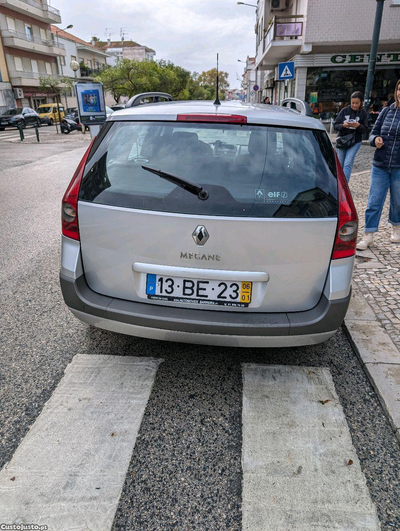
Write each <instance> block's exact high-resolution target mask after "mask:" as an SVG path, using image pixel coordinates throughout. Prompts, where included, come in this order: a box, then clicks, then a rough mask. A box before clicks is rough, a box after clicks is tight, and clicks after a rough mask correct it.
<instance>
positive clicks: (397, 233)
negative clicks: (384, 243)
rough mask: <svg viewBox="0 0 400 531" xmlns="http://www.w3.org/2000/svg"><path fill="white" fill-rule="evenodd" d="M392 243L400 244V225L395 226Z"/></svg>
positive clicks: (391, 237) (391, 238)
mask: <svg viewBox="0 0 400 531" xmlns="http://www.w3.org/2000/svg"><path fill="white" fill-rule="evenodd" d="M390 241H391V242H392V243H400V225H397V226H396V227H395V226H394V225H393V228H392V235H391V236H390Z"/></svg>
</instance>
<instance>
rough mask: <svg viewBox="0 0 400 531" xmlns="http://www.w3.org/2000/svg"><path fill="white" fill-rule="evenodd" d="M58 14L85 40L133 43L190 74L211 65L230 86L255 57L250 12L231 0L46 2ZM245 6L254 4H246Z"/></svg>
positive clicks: (253, 21) (236, 84)
mask: <svg viewBox="0 0 400 531" xmlns="http://www.w3.org/2000/svg"><path fill="white" fill-rule="evenodd" d="M49 3H50V5H52V6H53V7H56V8H57V9H59V10H60V11H61V17H62V24H60V25H59V26H60V27H61V28H65V27H66V26H67V25H69V24H73V25H74V27H73V29H71V30H69V31H70V32H71V33H73V34H74V35H76V36H77V37H80V38H82V39H84V40H87V41H89V40H90V37H91V36H92V35H97V36H98V37H99V39H101V40H105V39H106V38H105V33H106V28H107V29H108V32H109V33H111V40H120V30H121V28H123V31H124V32H125V33H126V35H125V39H126V40H128V39H132V40H134V41H136V42H138V43H140V44H143V45H145V46H148V47H149V48H152V49H153V50H155V51H156V59H167V60H169V61H172V62H173V63H175V64H176V65H179V66H182V67H183V68H186V69H188V70H190V71H191V72H193V71H196V72H200V73H201V72H203V71H205V70H210V69H211V68H214V67H215V66H216V54H217V52H218V53H219V64H220V70H224V71H226V72H228V73H229V82H230V86H231V88H239V86H240V81H238V80H237V74H238V75H239V76H240V77H241V75H242V74H243V67H244V64H243V63H239V62H238V59H241V60H243V61H244V60H246V57H247V56H248V55H249V56H250V57H252V56H253V57H254V52H255V45H256V36H255V33H254V24H255V9H253V8H252V7H248V6H239V5H237V3H236V0H169V1H168V0H151V1H150V0H50V1H49ZM248 3H249V4H252V3H254V4H256V3H257V2H252V1H250V0H248Z"/></svg>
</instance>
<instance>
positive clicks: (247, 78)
mask: <svg viewBox="0 0 400 531" xmlns="http://www.w3.org/2000/svg"><path fill="white" fill-rule="evenodd" d="M255 61H256V59H255V57H249V56H247V59H246V66H245V68H244V73H243V81H242V88H243V91H244V94H243V100H244V101H247V102H250V103H255V102H257V101H258V99H257V97H258V95H257V91H255V90H254V87H255V86H256V66H255Z"/></svg>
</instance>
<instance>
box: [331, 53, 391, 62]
mask: <svg viewBox="0 0 400 531" xmlns="http://www.w3.org/2000/svg"><path fill="white" fill-rule="evenodd" d="M368 62H369V53H365V54H364V53H351V54H338V55H332V57H331V63H333V64H334V65H352V64H365V65H367V64H368ZM376 62H377V63H386V64H391V63H400V52H393V53H378V54H377V56H376Z"/></svg>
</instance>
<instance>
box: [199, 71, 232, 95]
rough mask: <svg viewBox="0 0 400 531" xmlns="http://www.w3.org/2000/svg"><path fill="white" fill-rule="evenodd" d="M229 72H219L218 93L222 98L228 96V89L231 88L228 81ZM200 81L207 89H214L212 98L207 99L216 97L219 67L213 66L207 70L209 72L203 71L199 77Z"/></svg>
mask: <svg viewBox="0 0 400 531" xmlns="http://www.w3.org/2000/svg"><path fill="white" fill-rule="evenodd" d="M228 76H229V74H228V72H218V85H219V90H218V95H219V99H220V100H224V99H225V98H226V90H227V89H228V88H229V81H228ZM198 82H199V84H200V86H201V87H204V88H206V89H208V92H209V89H212V91H211V92H212V95H211V97H210V98H207V99H213V98H215V96H216V94H215V91H216V88H217V69H216V68H212V69H211V70H207V72H202V73H201V74H200V75H199V77H198Z"/></svg>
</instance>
